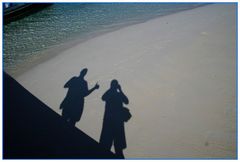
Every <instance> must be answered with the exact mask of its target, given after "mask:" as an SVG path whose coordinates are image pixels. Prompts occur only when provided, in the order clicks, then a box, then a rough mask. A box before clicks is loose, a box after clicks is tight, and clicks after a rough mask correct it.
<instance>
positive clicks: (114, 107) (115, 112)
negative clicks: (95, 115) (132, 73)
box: [100, 80, 131, 158]
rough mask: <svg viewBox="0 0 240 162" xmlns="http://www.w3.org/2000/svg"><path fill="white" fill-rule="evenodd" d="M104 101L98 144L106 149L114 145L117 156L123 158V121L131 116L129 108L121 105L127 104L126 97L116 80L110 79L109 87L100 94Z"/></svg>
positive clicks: (125, 145)
mask: <svg viewBox="0 0 240 162" xmlns="http://www.w3.org/2000/svg"><path fill="white" fill-rule="evenodd" d="M102 100H103V101H105V102H106V105H105V113H104V119H103V127H102V132H101V136H100V144H102V146H104V147H105V148H106V149H107V150H111V147H112V145H114V149H115V153H116V155H117V157H118V158H124V155H123V149H125V148H126V147H127V143H126V137H125V130H124V122H126V121H128V120H129V119H130V118H131V114H130V112H129V110H128V109H127V108H125V107H123V103H124V104H128V103H129V101H128V98H127V96H126V95H125V94H124V93H123V91H122V89H121V86H120V85H119V84H118V81H117V80H112V82H111V86H110V89H109V90H107V91H106V92H105V93H104V95H103V96H102Z"/></svg>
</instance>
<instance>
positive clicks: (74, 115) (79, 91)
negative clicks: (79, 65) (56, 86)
mask: <svg viewBox="0 0 240 162" xmlns="http://www.w3.org/2000/svg"><path fill="white" fill-rule="evenodd" d="M87 71H88V69H87V68H85V69H83V70H82V71H81V72H80V75H79V76H78V77H76V76H74V77H72V78H71V79H70V80H69V81H68V82H67V83H66V84H65V85H64V88H68V92H67V95H66V97H65V98H64V100H63V101H62V103H61V105H60V109H62V117H63V118H64V119H65V120H66V121H67V122H69V123H70V124H71V125H73V126H75V124H76V122H78V121H79V120H80V119H81V116H82V113H83V107H84V98H85V97H86V96H88V95H89V94H91V93H92V92H93V91H94V90H96V89H98V88H99V85H98V83H96V85H95V86H94V87H93V88H92V89H88V83H87V81H86V80H85V79H84V76H85V75H86V74H87Z"/></svg>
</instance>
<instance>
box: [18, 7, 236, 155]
mask: <svg viewBox="0 0 240 162" xmlns="http://www.w3.org/2000/svg"><path fill="white" fill-rule="evenodd" d="M83 68H88V73H87V75H86V77H85V79H86V80H87V81H88V85H89V88H92V87H93V86H94V85H95V83H96V82H98V83H99V85H100V89H99V90H97V91H94V92H93V93H92V94H91V95H89V96H87V97H86V98H85V107H84V112H83V115H82V118H81V120H80V121H79V122H78V123H77V124H76V127H78V128H79V129H81V130H82V131H83V132H85V133H86V134H87V135H89V136H90V137H92V138H94V139H95V140H96V141H99V138H100V133H101V130H102V123H103V114H104V106H105V105H104V104H105V103H104V102H103V101H102V100H101V97H102V95H103V94H104V92H106V91H107V90H108V89H109V87H110V82H111V80H112V79H117V80H118V82H119V83H120V85H121V87H122V90H123V92H124V93H125V94H126V96H127V97H128V99H129V104H128V105H126V107H128V108H129V109H130V112H131V114H132V118H131V119H130V120H129V121H128V122H127V123H125V135H126V139H127V148H126V149H125V150H124V155H125V158H235V157H236V5H234V4H213V5H208V6H204V7H200V8H196V9H193V10H188V11H184V12H179V13H176V14H172V15H168V16H164V17H160V18H156V19H153V20H150V21H147V22H145V23H141V24H136V25H131V26H128V27H124V28H122V29H120V30H117V31H114V32H110V33H106V34H104V35H101V36H98V37H95V38H93V39H89V40H87V41H86V42H82V43H80V44H77V45H75V46H74V47H71V48H69V49H65V50H64V51H59V54H58V55H57V56H55V57H51V58H49V59H48V60H44V62H42V63H40V64H38V65H36V66H34V67H32V68H31V69H30V70H28V71H26V72H24V73H23V74H21V75H19V76H17V77H15V79H16V80H17V81H18V82H19V83H21V84H22V85H23V86H24V87H25V88H26V89H28V90H29V91H30V92H31V93H32V94H34V95H35V96H36V97H37V98H39V99H40V100H41V101H42V102H44V103H45V104H47V105H48V106H49V107H50V108H52V109H53V110H54V111H55V112H56V113H58V114H61V110H60V109H59V106H60V104H61V102H62V101H63V99H64V97H65V95H66V92H67V89H65V88H64V87H63V86H64V84H65V83H66V82H67V81H68V80H69V79H71V78H72V77H73V76H78V75H79V72H80V71H81V70H82V69H83Z"/></svg>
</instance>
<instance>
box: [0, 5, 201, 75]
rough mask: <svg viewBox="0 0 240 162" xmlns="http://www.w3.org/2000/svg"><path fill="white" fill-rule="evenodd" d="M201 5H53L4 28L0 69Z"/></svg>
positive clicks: (19, 65) (14, 66)
mask: <svg viewBox="0 0 240 162" xmlns="http://www.w3.org/2000/svg"><path fill="white" fill-rule="evenodd" d="M202 5H206V4H203V3H55V4H53V5H51V6H49V7H47V8H45V9H44V10H42V11H40V12H37V13H35V14H32V15H30V16H27V17H25V18H23V19H21V20H18V21H15V22H11V23H10V24H7V25H4V26H3V65H4V69H5V70H6V71H14V70H16V69H17V68H19V67H21V65H24V64H27V63H29V62H31V58H33V57H34V56H38V57H37V58H41V55H42V53H44V52H43V51H45V50H47V49H49V48H55V47H57V46H61V45H62V44H63V43H64V42H68V41H71V40H77V39H82V40H84V39H86V38H89V37H91V36H92V35H96V34H97V33H101V32H103V31H104V32H107V31H112V30H113V29H118V28H120V27H123V26H127V25H130V24H136V23H141V22H144V21H147V20H149V19H152V18H156V17H158V16H164V15H168V14H172V13H176V12H180V11H183V10H188V9H193V8H196V7H199V6H202Z"/></svg>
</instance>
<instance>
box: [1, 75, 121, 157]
mask: <svg viewBox="0 0 240 162" xmlns="http://www.w3.org/2000/svg"><path fill="white" fill-rule="evenodd" d="M3 158H4V159H29V158H30V159H39V158H41V159H115V158H117V157H116V155H115V154H113V153H112V152H110V151H109V150H106V149H104V147H102V146H101V145H100V144H99V143H98V142H96V141H95V140H94V139H92V138H91V137H89V136H88V135H86V134H85V133H84V132H82V131H81V130H79V129H77V128H76V127H71V126H70V125H68V123H66V122H65V121H64V120H62V118H61V116H60V115H58V114H57V113H55V112H54V111H53V110H52V109H51V108H49V107H48V106H47V105H45V104H44V103H42V102H41V101H40V100H39V99H37V98H36V97H35V96H34V95H32V94H31V93H30V92H29V91H28V90H26V89H25V88H24V87H23V86H22V85H20V84H19V83H18V82H17V81H16V80H15V79H13V78H12V77H11V76H10V75H8V74H7V73H6V72H3Z"/></svg>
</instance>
